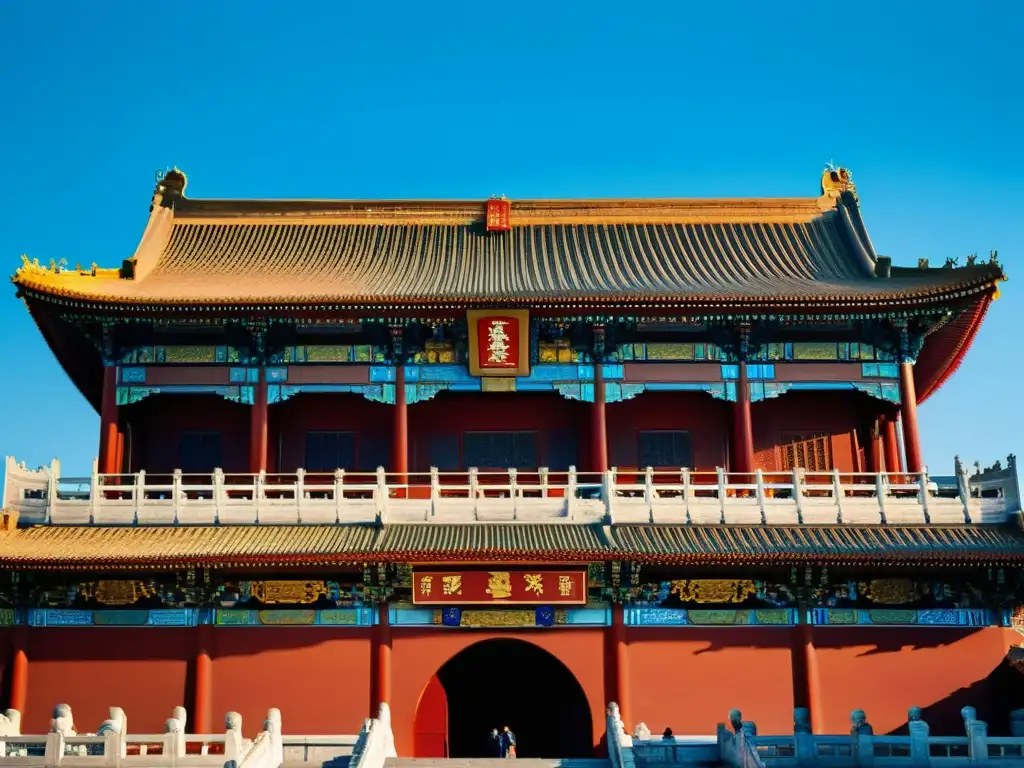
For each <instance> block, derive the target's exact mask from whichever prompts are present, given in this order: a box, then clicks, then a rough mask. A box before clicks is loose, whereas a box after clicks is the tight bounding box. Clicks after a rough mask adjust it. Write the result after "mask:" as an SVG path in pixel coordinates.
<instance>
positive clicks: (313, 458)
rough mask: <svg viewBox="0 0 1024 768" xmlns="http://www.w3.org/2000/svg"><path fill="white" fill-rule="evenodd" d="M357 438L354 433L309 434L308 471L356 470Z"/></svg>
mask: <svg viewBox="0 0 1024 768" xmlns="http://www.w3.org/2000/svg"><path fill="white" fill-rule="evenodd" d="M355 464H356V436H355V434H354V433H353V432H319V431H317V432H307V433H306V467H305V468H306V471H307V472H334V471H335V470H336V469H350V470H351V469H355V468H356V466H355Z"/></svg>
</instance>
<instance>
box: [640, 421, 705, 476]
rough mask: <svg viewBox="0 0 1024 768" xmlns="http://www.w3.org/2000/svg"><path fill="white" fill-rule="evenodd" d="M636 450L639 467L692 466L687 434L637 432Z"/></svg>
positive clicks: (676, 431)
mask: <svg viewBox="0 0 1024 768" xmlns="http://www.w3.org/2000/svg"><path fill="white" fill-rule="evenodd" d="M637 448H638V451H637V457H638V458H639V460H640V462H639V464H638V466H640V467H666V468H668V467H672V468H676V467H690V466H693V464H692V458H693V450H692V448H691V444H690V433H689V432H684V431H682V430H667V429H659V430H651V431H647V432H639V433H638V434H637Z"/></svg>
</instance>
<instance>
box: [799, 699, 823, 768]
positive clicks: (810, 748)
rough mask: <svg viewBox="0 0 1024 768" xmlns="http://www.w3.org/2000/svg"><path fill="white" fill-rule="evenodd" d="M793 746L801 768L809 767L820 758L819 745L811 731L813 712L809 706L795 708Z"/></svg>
mask: <svg viewBox="0 0 1024 768" xmlns="http://www.w3.org/2000/svg"><path fill="white" fill-rule="evenodd" d="M793 748H794V752H795V753H796V754H795V757H796V764H797V766H798V767H799V768H809V767H810V766H813V765H815V763H816V762H817V759H818V747H817V743H816V742H815V740H814V734H813V733H811V713H810V710H809V709H808V708H807V707H796V708H795V709H794V710H793Z"/></svg>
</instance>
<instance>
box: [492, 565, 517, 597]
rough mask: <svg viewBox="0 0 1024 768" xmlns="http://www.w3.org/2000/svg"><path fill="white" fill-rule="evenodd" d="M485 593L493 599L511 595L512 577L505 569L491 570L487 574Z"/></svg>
mask: <svg viewBox="0 0 1024 768" xmlns="http://www.w3.org/2000/svg"><path fill="white" fill-rule="evenodd" d="M487 594H488V595H490V596H491V597H493V598H494V599H495V600H502V599H504V598H508V597H512V577H511V576H509V574H508V572H507V571H493V572H491V573H489V574H488V575H487Z"/></svg>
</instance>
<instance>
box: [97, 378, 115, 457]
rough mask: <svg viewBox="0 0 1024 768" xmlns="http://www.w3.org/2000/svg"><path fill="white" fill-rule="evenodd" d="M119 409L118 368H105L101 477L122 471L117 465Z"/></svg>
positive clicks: (101, 431) (101, 414)
mask: <svg viewBox="0 0 1024 768" xmlns="http://www.w3.org/2000/svg"><path fill="white" fill-rule="evenodd" d="M117 411H118V408H117V366H115V365H107V366H105V367H104V368H103V399H102V401H101V403H100V455H99V472H100V474H101V475H114V474H117V472H118V471H120V467H118V465H117V442H118V434H119V431H118V426H117V420H118V413H117Z"/></svg>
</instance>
